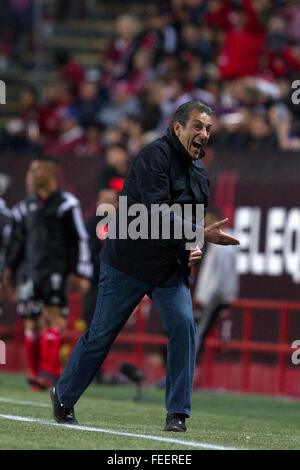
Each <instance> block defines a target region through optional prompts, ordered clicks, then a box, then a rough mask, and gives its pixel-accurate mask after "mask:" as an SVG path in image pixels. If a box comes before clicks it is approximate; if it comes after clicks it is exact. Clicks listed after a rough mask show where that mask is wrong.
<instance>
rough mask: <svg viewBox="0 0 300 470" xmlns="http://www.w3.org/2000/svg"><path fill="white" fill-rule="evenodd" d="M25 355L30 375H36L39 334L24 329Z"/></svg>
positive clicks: (37, 370) (38, 358) (38, 357)
mask: <svg viewBox="0 0 300 470" xmlns="http://www.w3.org/2000/svg"><path fill="white" fill-rule="evenodd" d="M24 336H25V354H26V357H27V364H28V369H29V373H30V375H34V376H35V375H37V374H38V372H39V366H40V334H39V333H34V332H33V331H32V330H28V329H25V331H24Z"/></svg>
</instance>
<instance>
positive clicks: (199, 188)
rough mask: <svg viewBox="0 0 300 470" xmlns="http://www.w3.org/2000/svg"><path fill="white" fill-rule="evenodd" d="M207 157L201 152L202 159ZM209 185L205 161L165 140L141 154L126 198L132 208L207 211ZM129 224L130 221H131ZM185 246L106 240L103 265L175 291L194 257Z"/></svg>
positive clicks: (128, 181)
mask: <svg viewBox="0 0 300 470" xmlns="http://www.w3.org/2000/svg"><path fill="white" fill-rule="evenodd" d="M202 156H204V152H202V154H201V157H202ZM208 193H209V182H208V178H207V173H206V170H205V167H204V165H203V163H202V162H201V159H200V158H198V159H197V160H193V159H192V157H191V156H190V155H189V153H188V152H187V151H186V150H185V148H184V147H183V145H182V144H181V142H180V141H179V139H178V138H177V137H176V135H175V134H174V133H173V135H172V136H170V137H169V136H164V137H162V138H160V139H157V140H155V141H154V142H152V143H150V144H149V145H147V146H146V147H144V149H143V150H142V151H141V152H140V153H139V154H138V156H137V157H136V159H135V160H134V162H133V164H132V166H131V168H130V170H129V172H128V174H127V176H126V178H125V181H124V186H123V190H122V192H121V194H120V195H121V196H127V203H128V207H129V206H130V205H131V204H135V203H142V204H145V205H146V206H147V208H150V205H151V204H162V203H166V204H168V205H169V206H170V205H172V204H174V203H179V204H185V203H188V204H192V205H193V206H194V205H196V204H199V203H201V204H204V206H205V208H207V197H208ZM128 221H130V218H128ZM185 242H186V240H176V239H174V237H173V239H171V240H166V239H159V240H151V239H149V240H144V239H140V238H139V239H137V240H132V239H126V240H124V239H123V240H121V239H110V238H107V239H106V241H105V244H104V247H103V249H102V252H101V257H100V258H101V260H102V261H104V262H105V263H106V264H108V265H110V266H112V267H113V268H115V269H117V270H119V271H121V272H123V273H125V274H128V275H130V276H132V277H134V278H136V279H140V280H142V281H144V282H146V283H149V284H151V285H153V286H160V287H164V286H168V285H176V273H178V272H180V271H181V272H182V273H183V274H184V275H185V276H186V277H188V276H189V274H190V269H189V268H188V257H189V252H188V251H187V250H186V249H185Z"/></svg>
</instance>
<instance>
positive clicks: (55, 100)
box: [39, 81, 73, 148]
mask: <svg viewBox="0 0 300 470" xmlns="http://www.w3.org/2000/svg"><path fill="white" fill-rule="evenodd" d="M72 103H73V98H72V95H71V93H70V87H69V84H68V83H67V82H63V81H55V82H52V83H50V84H49V85H47V86H46V88H45V89H44V96H43V98H42V102H41V107H40V110H39V129H40V134H41V143H42V145H43V147H44V148H47V146H49V145H51V144H52V143H53V142H55V141H56V139H57V138H58V137H59V132H60V125H61V118H62V116H63V114H64V113H65V111H66V109H67V108H68V107H69V106H70V105H71V104H72Z"/></svg>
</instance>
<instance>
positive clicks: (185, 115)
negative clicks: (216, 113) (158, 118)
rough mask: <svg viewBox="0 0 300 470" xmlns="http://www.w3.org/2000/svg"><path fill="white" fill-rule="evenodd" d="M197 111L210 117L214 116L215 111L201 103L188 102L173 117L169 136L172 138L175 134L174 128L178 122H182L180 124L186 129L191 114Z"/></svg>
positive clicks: (168, 130)
mask: <svg viewBox="0 0 300 470" xmlns="http://www.w3.org/2000/svg"><path fill="white" fill-rule="evenodd" d="M195 109H196V110H197V111H199V113H205V114H208V115H209V116H211V115H212V114H213V110H212V109H211V108H210V107H209V106H206V104H204V103H202V102H201V101H187V102H186V103H183V104H182V105H181V106H179V107H178V108H177V109H176V111H175V113H174V114H173V116H172V117H171V121H170V124H169V127H168V129H167V135H168V136H170V135H171V134H172V133H173V126H174V123H175V122H176V121H178V122H180V124H181V125H182V126H183V127H185V126H186V123H187V122H188V120H189V118H190V114H191V112H192V111H194V110H195Z"/></svg>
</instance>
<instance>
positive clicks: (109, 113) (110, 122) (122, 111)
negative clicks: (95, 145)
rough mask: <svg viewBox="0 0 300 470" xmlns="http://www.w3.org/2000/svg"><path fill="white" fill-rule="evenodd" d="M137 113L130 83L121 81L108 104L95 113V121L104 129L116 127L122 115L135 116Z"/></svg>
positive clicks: (136, 100)
mask: <svg viewBox="0 0 300 470" xmlns="http://www.w3.org/2000/svg"><path fill="white" fill-rule="evenodd" d="M139 112H140V103H139V100H138V98H137V97H136V96H135V95H134V93H133V91H132V88H131V85H130V83H128V82H127V81H124V80H122V81H120V82H118V83H117V85H116V86H115V88H114V90H113V92H112V95H111V101H110V103H108V104H106V105H104V106H103V108H102V109H101V110H100V111H99V113H97V117H96V121H97V122H99V123H100V124H102V125H103V126H106V127H108V126H118V125H119V124H120V121H121V118H122V117H123V116H124V115H126V114H130V115H137V114H139Z"/></svg>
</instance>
